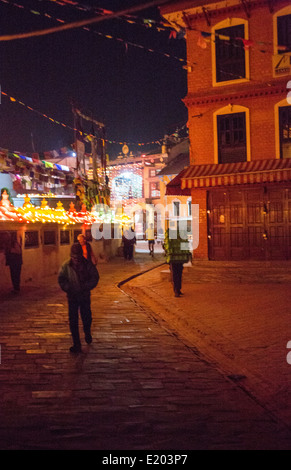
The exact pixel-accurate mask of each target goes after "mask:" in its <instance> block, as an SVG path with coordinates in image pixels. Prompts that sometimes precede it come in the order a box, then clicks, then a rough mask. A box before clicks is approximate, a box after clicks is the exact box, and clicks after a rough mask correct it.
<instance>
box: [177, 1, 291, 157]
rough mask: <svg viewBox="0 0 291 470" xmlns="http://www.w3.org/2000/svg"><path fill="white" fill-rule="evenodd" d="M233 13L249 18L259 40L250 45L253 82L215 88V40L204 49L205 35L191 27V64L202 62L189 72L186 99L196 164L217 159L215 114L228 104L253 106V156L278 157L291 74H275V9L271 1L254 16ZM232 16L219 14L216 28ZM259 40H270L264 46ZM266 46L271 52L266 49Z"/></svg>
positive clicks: (200, 24) (198, 23) (199, 24)
mask: <svg viewBox="0 0 291 470" xmlns="http://www.w3.org/2000/svg"><path fill="white" fill-rule="evenodd" d="M261 3H262V4H263V3H264V2H261ZM288 4H289V2H288V1H284V0H282V1H280V0H279V1H278V2H276V7H275V9H274V13H275V12H276V11H279V10H281V9H282V8H284V7H285V6H287V5H288ZM228 16H229V17H236V18H242V19H245V20H248V24H249V38H250V39H251V40H253V41H254V45H253V46H251V48H250V61H249V63H250V81H249V82H245V83H237V84H229V85H223V86H216V87H213V85H212V61H211V44H210V43H209V44H208V45H207V48H206V49H202V48H201V47H199V46H198V45H197V40H198V37H199V33H198V32H197V31H187V59H188V62H189V63H191V64H192V63H195V64H196V65H193V68H192V71H191V72H189V73H188V95H187V97H186V98H185V104H186V106H187V107H188V116H189V121H188V127H189V136H190V162H191V163H192V164H207V163H214V145H215V142H214V128H213V113H214V112H216V111H217V110H219V109H221V108H223V107H225V106H227V105H228V104H233V105H240V106H245V107H247V108H249V111H250V144H251V159H252V160H257V159H265V158H275V156H276V155H275V113H274V106H275V104H276V103H278V102H280V101H282V100H283V99H285V98H286V95H287V90H286V84H287V81H288V78H290V77H288V76H286V77H282V78H274V77H273V72H272V56H273V13H270V10H269V8H268V6H267V2H265V6H259V7H253V8H252V10H251V16H250V18H247V15H246V12H245V11H244V9H243V8H241V10H240V11H236V12H235V13H233V14H231V13H229V15H228ZM228 16H227V15H226V14H225V13H224V16H223V15H220V14H219V13H217V14H216V15H215V18H213V19H211V25H212V26H214V25H215V24H217V23H219V22H220V21H222V20H224V19H226V18H227V17H228ZM192 27H194V28H196V29H197V30H202V31H209V32H210V31H211V26H208V25H207V23H206V20H205V18H204V17H201V18H198V19H193V17H192ZM258 42H262V43H266V44H262V45H259V44H258ZM261 50H265V51H266V52H264V53H263V52H260V51H261ZM206 100H208V103H206ZM200 113H202V114H203V116H202V117H198V115H199V114H200Z"/></svg>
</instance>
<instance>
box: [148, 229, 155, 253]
mask: <svg viewBox="0 0 291 470" xmlns="http://www.w3.org/2000/svg"><path fill="white" fill-rule="evenodd" d="M146 238H147V240H148V245H149V254H150V255H151V256H154V245H155V230H154V224H150V226H149V228H147V229H146Z"/></svg>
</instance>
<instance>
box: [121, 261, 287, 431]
mask: <svg viewBox="0 0 291 470" xmlns="http://www.w3.org/2000/svg"><path fill="white" fill-rule="evenodd" d="M167 269H168V268H167V266H163V267H161V268H157V269H155V270H154V271H152V272H151V273H147V274H145V275H143V276H142V277H138V278H136V279H135V280H133V281H132V282H130V283H128V284H127V285H126V288H127V291H128V292H129V293H130V294H131V295H133V296H138V298H139V302H140V303H141V302H144V303H145V305H147V306H148V307H150V308H151V309H152V310H153V311H154V312H158V316H157V318H158V319H159V321H160V323H162V321H164V322H165V324H166V325H167V327H168V328H171V329H173V330H175V331H176V332H178V333H179V337H180V339H181V340H182V341H183V342H184V343H185V344H190V345H195V346H196V348H197V349H199V351H200V353H201V354H203V355H204V357H205V358H207V360H209V361H211V362H212V363H213V364H215V365H216V366H217V367H219V368H220V370H222V371H223V373H224V374H225V375H227V376H229V377H231V378H232V379H233V380H236V382H237V385H238V386H240V387H241V388H243V389H244V390H245V391H247V392H248V393H250V394H251V395H252V396H253V397H254V398H255V399H256V400H257V401H258V402H260V403H262V404H263V406H264V407H266V408H267V409H268V410H269V411H270V412H271V413H272V414H274V415H276V417H277V418H278V419H279V420H281V421H283V422H284V423H285V424H286V426H287V427H291V395H290V388H291V365H290V364H289V363H288V362H287V354H288V353H289V352H290V350H291V343H290V345H289V349H288V348H287V343H289V341H290V340H291V329H290V327H289V324H290V305H291V289H290V281H291V263H290V262H240V263H239V262H237V263H235V262H228V263H227V262H221V263H220V262H212V263H211V262H199V261H194V263H193V267H192V268H189V269H186V270H185V273H184V275H183V279H184V281H183V292H184V296H183V297H181V298H178V299H177V298H175V297H173V292H172V286H171V283H170V282H169V280H168V274H167V272H166V271H167ZM169 299H171V301H170V302H169ZM288 355H289V354H288ZM289 356H291V355H289ZM289 362H291V361H290V359H289Z"/></svg>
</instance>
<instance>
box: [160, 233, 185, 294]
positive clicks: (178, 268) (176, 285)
mask: <svg viewBox="0 0 291 470" xmlns="http://www.w3.org/2000/svg"><path fill="white" fill-rule="evenodd" d="M164 250H165V253H166V261H167V263H168V264H169V265H170V271H171V278H172V284H173V289H174V294H175V297H180V296H181V295H183V292H181V288H182V274H183V265H184V263H187V262H188V261H189V260H190V259H191V253H190V251H189V250H188V242H187V241H185V240H183V239H182V238H181V237H180V235H179V234H178V233H176V232H175V231H171V230H170V229H167V230H166V233H165V242H164Z"/></svg>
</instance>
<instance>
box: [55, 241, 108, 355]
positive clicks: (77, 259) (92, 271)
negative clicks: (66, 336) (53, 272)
mask: <svg viewBox="0 0 291 470" xmlns="http://www.w3.org/2000/svg"><path fill="white" fill-rule="evenodd" d="M58 282H59V285H60V287H61V289H62V290H63V291H64V292H66V294H67V297H68V309H69V325H70V331H71V335H72V339H73V346H72V347H71V348H70V351H71V352H72V353H78V352H81V341H80V335H79V309H80V315H81V319H82V323H83V330H84V333H85V341H86V343H87V344H90V343H91V342H92V336H91V323H92V312H91V290H92V289H94V287H96V286H97V284H98V282H99V273H98V270H97V268H96V267H95V266H94V265H93V264H92V263H91V262H90V261H87V260H86V259H85V258H84V256H83V250H82V247H81V245H80V243H74V245H72V247H71V258H70V259H69V260H67V261H65V262H64V263H63V265H62V266H61V269H60V271H59V275H58Z"/></svg>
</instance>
